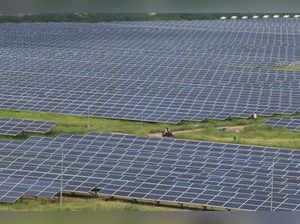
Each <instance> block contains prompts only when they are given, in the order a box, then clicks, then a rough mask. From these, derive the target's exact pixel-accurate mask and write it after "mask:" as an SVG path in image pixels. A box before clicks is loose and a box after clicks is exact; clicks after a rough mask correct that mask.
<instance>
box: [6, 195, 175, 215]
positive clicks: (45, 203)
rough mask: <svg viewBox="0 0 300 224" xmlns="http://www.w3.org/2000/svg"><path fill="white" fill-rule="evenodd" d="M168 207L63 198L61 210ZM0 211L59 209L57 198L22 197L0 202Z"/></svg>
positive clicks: (160, 208) (167, 208)
mask: <svg viewBox="0 0 300 224" xmlns="http://www.w3.org/2000/svg"><path fill="white" fill-rule="evenodd" d="M173 210H178V209H176V208H170V207H161V206H160V207H159V206H155V205H143V204H134V203H130V202H123V201H104V200H102V199H82V198H64V201H63V209H62V211H75V212H76V211H173ZM0 211H19V212H20V211H37V212H54V211H59V200H58V198H56V199H36V200H32V199H24V200H20V201H18V202H16V203H14V204H0Z"/></svg>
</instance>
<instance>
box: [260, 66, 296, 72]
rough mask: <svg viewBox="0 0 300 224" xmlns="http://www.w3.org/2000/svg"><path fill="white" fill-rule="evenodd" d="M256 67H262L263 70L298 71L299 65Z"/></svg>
mask: <svg viewBox="0 0 300 224" xmlns="http://www.w3.org/2000/svg"><path fill="white" fill-rule="evenodd" d="M257 68H258V69H264V70H281V71H300V66H273V67H265V66H260V67H257Z"/></svg>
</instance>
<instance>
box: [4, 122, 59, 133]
mask: <svg viewBox="0 0 300 224" xmlns="http://www.w3.org/2000/svg"><path fill="white" fill-rule="evenodd" d="M55 125H56V123H55V122H45V121H34V120H22V119H13V118H0V134H2V135H12V136H16V135H18V134H20V133H21V132H23V131H24V132H36V133H42V134H45V133H47V132H48V131H50V129H51V128H53V127H54V126H55Z"/></svg>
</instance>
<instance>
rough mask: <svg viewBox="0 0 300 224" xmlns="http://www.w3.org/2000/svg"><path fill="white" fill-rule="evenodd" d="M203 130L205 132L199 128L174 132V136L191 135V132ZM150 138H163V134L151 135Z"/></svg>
mask: <svg viewBox="0 0 300 224" xmlns="http://www.w3.org/2000/svg"><path fill="white" fill-rule="evenodd" d="M202 130H203V128H199V129H192V130H184V131H172V133H173V134H174V135H176V134H183V133H190V132H194V131H202ZM148 136H150V137H162V136H161V132H159V133H150V134H148Z"/></svg>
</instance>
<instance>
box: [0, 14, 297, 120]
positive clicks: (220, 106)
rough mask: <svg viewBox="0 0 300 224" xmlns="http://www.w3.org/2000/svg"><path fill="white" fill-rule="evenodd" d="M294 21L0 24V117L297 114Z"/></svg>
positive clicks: (201, 117) (159, 117) (158, 117)
mask: <svg viewBox="0 0 300 224" xmlns="http://www.w3.org/2000/svg"><path fill="white" fill-rule="evenodd" d="M299 30H300V25H299V21H298V20H297V19H285V20H283V19H282V20H280V19H279V20H272V19H270V20H267V21H265V20H264V21H262V20H251V21H232V20H231V21H180V22H175V21H172V22H171V21H170V22H113V23H97V24H79V23H67V24H66V23H48V24H0V58H1V60H0V108H1V109H13V110H30V111H40V112H53V113H62V114H75V115H85V116H94V117H106V118H116V119H127V120H142V121H151V122H169V123H178V122H180V121H181V120H191V121H201V120H204V119H206V118H213V119H226V118H228V117H241V118H247V117H250V116H251V115H252V114H253V113H254V112H256V113H257V114H258V115H264V116H269V115H272V114H274V113H276V114H293V113H295V112H296V111H300V101H299V98H300V90H299V87H300V72H299V71H278V70H272V69H266V68H265V69H263V68H264V67H265V66H282V65H283V66H291V65H293V64H295V63H297V62H299V61H300V48H299V46H300V39H299V34H300V31H299Z"/></svg>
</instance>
